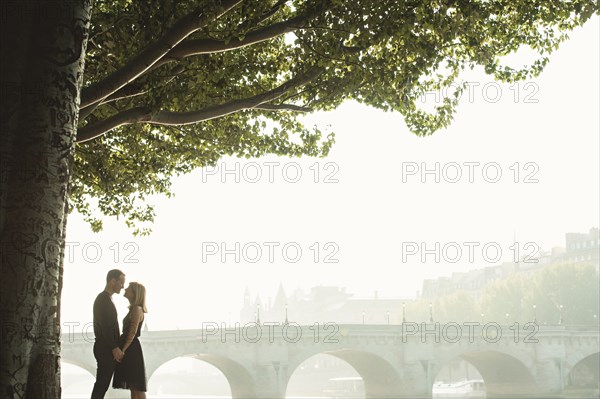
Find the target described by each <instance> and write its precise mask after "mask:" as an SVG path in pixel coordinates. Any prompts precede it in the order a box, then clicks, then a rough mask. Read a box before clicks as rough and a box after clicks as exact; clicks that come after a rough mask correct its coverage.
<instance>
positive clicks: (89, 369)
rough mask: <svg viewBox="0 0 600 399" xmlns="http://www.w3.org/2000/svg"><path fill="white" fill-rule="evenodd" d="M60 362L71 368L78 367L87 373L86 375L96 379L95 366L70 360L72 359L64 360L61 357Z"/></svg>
mask: <svg viewBox="0 0 600 399" xmlns="http://www.w3.org/2000/svg"><path fill="white" fill-rule="evenodd" d="M60 361H61V362H62V363H67V364H70V365H71V366H76V367H79V368H80V369H83V370H85V371H87V372H88V373H90V375H91V376H92V377H94V378H96V365H95V364H94V365H90V364H88V363H86V362H83V361H77V360H72V359H69V358H65V357H61V358H60Z"/></svg>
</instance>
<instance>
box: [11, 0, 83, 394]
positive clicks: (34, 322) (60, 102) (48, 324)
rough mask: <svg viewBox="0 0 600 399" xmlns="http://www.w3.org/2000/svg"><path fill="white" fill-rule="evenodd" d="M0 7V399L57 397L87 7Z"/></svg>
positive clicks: (36, 2)
mask: <svg viewBox="0 0 600 399" xmlns="http://www.w3.org/2000/svg"><path fill="white" fill-rule="evenodd" d="M1 3H2V4H1V14H0V17H1V22H0V45H1V49H0V51H1V54H2V58H1V60H0V66H1V71H0V73H1V75H0V77H1V89H2V90H1V94H0V96H1V98H2V104H1V108H0V111H1V114H0V129H1V132H0V137H1V139H0V140H1V142H0V144H1V149H0V153H1V154H0V155H1V164H0V171H1V175H0V187H1V191H0V199H1V204H0V236H1V247H0V249H1V251H2V252H1V262H2V263H1V267H0V321H1V324H0V327H1V337H0V342H1V353H0V361H1V364H0V396H1V397H6V398H35V399H45V398H59V397H60V310H59V309H60V291H61V287H62V270H63V254H64V245H65V232H66V230H65V228H66V217H67V207H68V191H69V190H68V185H69V179H70V177H71V170H72V159H73V150H74V145H75V144H74V143H75V135H76V129H77V118H78V111H79V96H80V91H81V84H82V77H83V68H84V58H85V50H86V45H87V37H88V29H89V21H90V12H91V0H67V1H52V0H22V1H10V0H8V1H2V2H1Z"/></svg>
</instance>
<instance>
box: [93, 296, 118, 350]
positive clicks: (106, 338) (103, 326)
mask: <svg viewBox="0 0 600 399" xmlns="http://www.w3.org/2000/svg"><path fill="white" fill-rule="evenodd" d="M94 315H95V316H96V317H95V319H96V320H95V322H96V324H97V325H96V327H97V331H98V332H99V335H100V337H98V338H99V339H100V341H101V342H102V343H103V344H104V345H105V346H107V347H109V348H111V349H113V350H114V349H115V348H118V347H119V343H118V341H117V337H118V336H119V331H118V330H117V331H115V327H116V326H118V322H117V321H116V317H117V315H116V311H115V309H114V305H113V304H112V301H111V300H110V298H109V297H107V296H104V295H103V296H101V297H99V298H98V299H97V300H96V302H95V303H94Z"/></svg>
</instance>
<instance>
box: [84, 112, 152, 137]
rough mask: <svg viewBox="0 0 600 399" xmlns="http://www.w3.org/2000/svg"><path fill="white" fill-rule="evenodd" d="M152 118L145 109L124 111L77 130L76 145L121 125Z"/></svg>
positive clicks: (150, 113)
mask: <svg viewBox="0 0 600 399" xmlns="http://www.w3.org/2000/svg"><path fill="white" fill-rule="evenodd" d="M151 116H152V111H151V110H150V109H149V108H147V107H135V108H132V109H128V110H126V111H122V112H119V113H118V114H115V115H113V116H111V117H109V118H107V119H104V120H101V121H98V122H96V123H91V124H88V125H85V126H84V127H82V128H79V129H77V139H76V141H77V142H78V143H83V142H84V141H88V140H92V139H95V138H96V137H99V136H102V135H103V134H104V133H106V132H108V131H110V130H112V129H114V128H117V127H119V126H122V125H129V124H131V123H135V122H140V121H143V120H148V119H149V118H150V117H151Z"/></svg>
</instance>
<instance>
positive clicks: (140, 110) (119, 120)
mask: <svg viewBox="0 0 600 399" xmlns="http://www.w3.org/2000/svg"><path fill="white" fill-rule="evenodd" d="M322 72H323V69H321V68H316V67H313V68H311V69H309V71H308V72H306V73H304V74H303V75H300V76H298V77H295V78H293V79H290V80H288V81H287V82H285V83H283V84H282V85H280V86H279V87H276V88H275V89H273V90H269V91H266V92H264V93H261V94H257V95H255V96H252V97H248V98H245V99H241V100H233V101H229V102H227V103H224V104H220V105H214V106H210V107H206V108H204V109H201V110H198V111H191V112H170V111H158V112H156V113H154V114H153V113H152V112H151V110H150V109H149V108H148V107H136V108H132V109H129V110H126V111H123V112H119V113H118V114H116V115H113V116H111V117H110V118H107V119H105V120H102V121H99V122H96V123H91V124H89V125H86V126H84V127H82V128H80V129H78V131H77V142H80V143H81V142H84V141H88V140H92V139H94V138H96V137H99V136H101V135H103V134H104V133H107V132H109V131H110V130H112V129H114V128H117V127H119V126H123V125H129V124H132V123H137V122H146V123H150V124H154V125H167V126H174V125H188V124H192V123H198V122H202V121H206V120H209V119H214V118H219V117H222V116H225V115H229V114H232V113H235V112H239V111H242V110H245V109H253V108H254V109H268V110H275V109H290V110H296V111H298V110H303V111H307V110H308V109H307V108H302V107H299V106H295V105H291V104H279V105H270V104H266V103H268V102H270V101H273V100H276V99H277V98H279V97H281V96H283V95H285V94H286V93H287V92H288V91H289V90H292V89H294V88H297V87H300V86H304V85H306V84H307V83H309V82H310V81H312V80H313V79H315V78H316V77H317V76H319V75H320V74H321V73H322Z"/></svg>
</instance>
